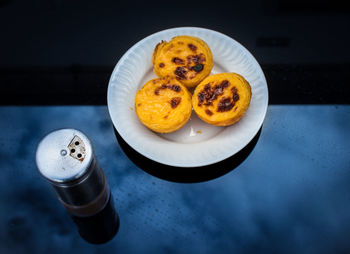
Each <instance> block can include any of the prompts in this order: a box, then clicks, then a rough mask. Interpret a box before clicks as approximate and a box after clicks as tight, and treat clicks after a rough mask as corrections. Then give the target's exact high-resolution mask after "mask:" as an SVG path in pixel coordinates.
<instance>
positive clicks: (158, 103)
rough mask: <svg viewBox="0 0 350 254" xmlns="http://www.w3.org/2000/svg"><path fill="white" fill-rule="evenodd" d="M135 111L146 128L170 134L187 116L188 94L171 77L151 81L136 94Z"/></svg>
mask: <svg viewBox="0 0 350 254" xmlns="http://www.w3.org/2000/svg"><path fill="white" fill-rule="evenodd" d="M135 111H136V114H137V116H138V118H139V119H140V121H141V122H142V123H143V124H144V125H145V126H146V127H148V128H149V129H151V130H153V131H155V132H159V133H169V132H173V131H176V130H178V129H180V128H181V127H182V126H183V125H185V123H186V122H187V121H188V119H189V118H190V116H191V112H192V101H191V94H190V92H188V90H187V89H186V87H185V86H184V85H182V84H181V83H180V82H179V81H178V80H176V79H175V78H172V77H163V78H157V79H152V80H150V81H148V82H147V83H146V84H145V85H144V86H143V87H142V88H141V89H140V90H138V91H137V93H136V97H135Z"/></svg>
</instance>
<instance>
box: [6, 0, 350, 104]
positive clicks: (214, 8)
mask: <svg viewBox="0 0 350 254" xmlns="http://www.w3.org/2000/svg"><path fill="white" fill-rule="evenodd" d="M179 26H199V27H205V28H210V29H213V30H217V31H219V32H222V33H224V34H227V35H228V36H231V37H232V38H234V39H236V40H237V41H239V42H240V43H242V44H243V45H244V46H245V47H246V48H247V49H248V50H249V51H250V52H251V53H252V54H253V55H254V56H255V57H256V58H257V60H258V62H259V63H260V64H261V65H262V67H263V70H264V72H265V75H266V76H267V80H268V84H269V90H270V98H271V99H270V102H271V103H277V104H295V103H297V104H304V103H306V104H310V103H316V104H330V103H340V104H347V103H349V99H348V98H349V95H350V90H349V88H348V86H346V82H347V80H349V74H347V73H348V71H347V70H348V69H349V67H350V65H349V63H350V50H349V49H348V47H349V46H348V45H350V36H349V27H350V5H349V4H348V3H346V2H345V1H338V0H333V1H325V0H318V1H316V0H312V1H302V0H246V1H228V2H227V3H224V2H222V1H211V2H209V3H206V2H204V1H198V0H193V1H171V2H170V1H153V2H152V1H143V2H138V1H121V2H119V1H89V0H85V1H70V0H33V1H25V0H0V31H1V40H0V84H1V86H0V101H1V103H0V104H2V105H27V104H58V105H60V104H105V103H106V89H107V84H108V79H109V75H110V73H111V71H112V69H113V67H114V65H115V64H116V63H117V61H118V59H119V58H120V57H121V56H122V55H123V54H124V53H125V51H126V50H127V49H128V48H130V47H131V46H132V45H133V44H135V43H136V42H138V41H139V40H141V39H142V38H144V37H146V36H148V35H150V34H152V33H155V32H157V31H160V30H163V29H167V28H172V27H179ZM77 95H80V96H79V97H78V96H77ZM92 95H94V96H92Z"/></svg>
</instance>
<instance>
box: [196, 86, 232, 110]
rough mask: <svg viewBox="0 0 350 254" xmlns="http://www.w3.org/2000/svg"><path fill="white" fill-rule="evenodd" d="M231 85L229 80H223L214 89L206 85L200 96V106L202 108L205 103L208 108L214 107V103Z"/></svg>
mask: <svg viewBox="0 0 350 254" xmlns="http://www.w3.org/2000/svg"><path fill="white" fill-rule="evenodd" d="M229 84H230V83H229V82H228V81H227V80H223V81H222V82H221V83H220V84H218V85H215V86H214V87H213V88H211V87H210V84H206V85H205V86H204V89H203V90H202V91H201V92H200V93H199V94H198V106H201V105H202V104H203V103H204V105H206V106H209V105H213V101H214V100H216V99H217V97H218V96H219V95H222V94H223V93H224V89H225V88H227V87H228V86H229Z"/></svg>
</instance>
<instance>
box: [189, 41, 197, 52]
mask: <svg viewBox="0 0 350 254" xmlns="http://www.w3.org/2000/svg"><path fill="white" fill-rule="evenodd" d="M187 46H188V47H189V48H190V50H192V51H196V50H197V47H196V46H195V45H193V44H192V43H189V44H187Z"/></svg>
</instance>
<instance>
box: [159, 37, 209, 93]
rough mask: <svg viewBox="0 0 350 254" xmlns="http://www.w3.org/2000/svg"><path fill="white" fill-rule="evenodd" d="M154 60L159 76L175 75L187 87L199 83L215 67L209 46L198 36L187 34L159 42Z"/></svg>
mask: <svg viewBox="0 0 350 254" xmlns="http://www.w3.org/2000/svg"><path fill="white" fill-rule="evenodd" d="M152 61H153V70H154V72H155V74H156V75H157V76H158V77H164V76H171V77H174V78H176V79H177V80H178V81H180V82H181V83H182V84H184V85H185V86H186V87H187V88H192V87H195V86H196V85H198V84H199V83H200V82H201V81H202V80H203V79H204V78H205V77H207V76H208V75H209V74H210V72H211V69H212V68H213V55H212V53H211V50H210V48H209V46H208V45H207V44H206V43H205V42H204V41H203V40H201V39H199V38H197V37H193V36H185V35H184V36H177V37H174V38H173V39H172V40H170V41H169V42H166V41H162V42H160V43H158V44H157V46H156V47H155V49H154V52H153V58H152Z"/></svg>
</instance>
